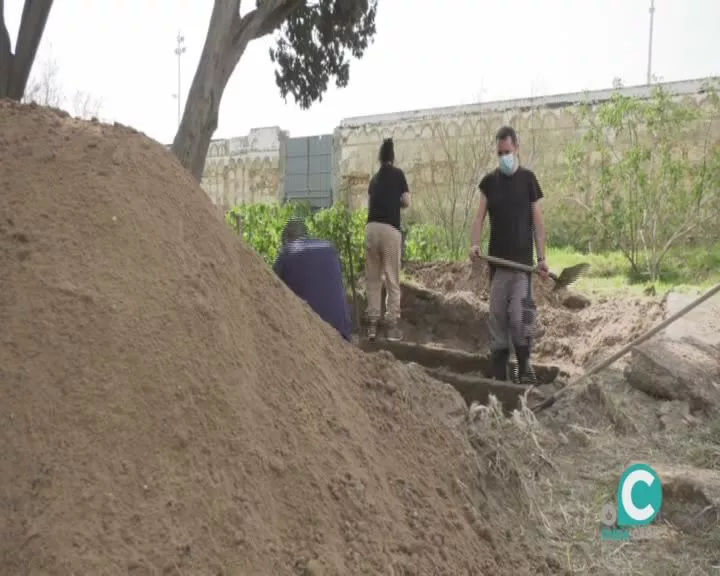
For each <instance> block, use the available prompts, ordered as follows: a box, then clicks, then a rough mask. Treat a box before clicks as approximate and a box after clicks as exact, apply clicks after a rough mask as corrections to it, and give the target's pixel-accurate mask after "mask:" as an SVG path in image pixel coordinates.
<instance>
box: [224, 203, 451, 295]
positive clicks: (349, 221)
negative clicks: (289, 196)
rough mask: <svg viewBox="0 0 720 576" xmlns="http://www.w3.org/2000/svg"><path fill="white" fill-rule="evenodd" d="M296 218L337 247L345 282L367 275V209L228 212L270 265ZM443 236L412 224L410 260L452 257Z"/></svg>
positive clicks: (283, 207)
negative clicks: (287, 229)
mask: <svg viewBox="0 0 720 576" xmlns="http://www.w3.org/2000/svg"><path fill="white" fill-rule="evenodd" d="M293 217H300V218H304V219H305V223H306V224H307V227H308V232H309V233H310V235H311V236H313V237H315V238H322V239H323V240H328V241H329V242H332V243H333V245H334V246H335V248H337V250H338V253H339V254H340V259H341V262H342V268H343V274H344V277H345V282H346V285H348V286H349V285H350V281H351V272H352V274H353V275H354V278H355V279H356V280H357V278H358V277H360V276H361V275H362V274H364V269H365V224H366V223H367V209H364V208H363V209H360V210H356V211H354V212H353V211H350V210H348V209H347V208H346V207H345V206H344V205H343V204H335V205H333V206H332V207H331V208H328V209H325V210H318V211H316V212H313V210H312V209H311V208H310V207H309V206H307V205H302V204H242V205H240V206H235V207H234V208H231V209H230V210H229V211H228V212H227V214H226V220H227V222H228V224H229V225H230V227H231V228H232V229H233V230H234V231H235V232H236V233H239V230H241V231H242V236H243V240H245V242H247V243H248V244H249V245H250V246H252V248H253V249H254V250H255V251H256V252H258V254H260V255H261V256H262V257H263V259H264V260H265V262H267V263H268V264H269V265H272V264H273V262H274V261H275V259H276V258H277V256H278V254H279V252H280V248H281V244H282V240H281V239H282V231H283V228H284V227H285V224H286V223H287V221H288V220H289V219H290V218H293ZM442 239H443V235H442V231H441V230H440V229H439V228H438V227H433V226H423V225H420V224H414V225H412V226H410V227H409V231H408V235H407V237H406V243H405V250H406V257H407V259H408V260H415V261H424V262H427V261H433V260H440V259H450V258H448V251H447V250H445V249H443V247H442V246H443V245H442ZM351 264H352V266H351Z"/></svg>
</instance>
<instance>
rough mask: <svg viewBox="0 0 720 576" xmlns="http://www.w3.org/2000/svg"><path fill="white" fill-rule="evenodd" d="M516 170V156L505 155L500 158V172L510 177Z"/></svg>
mask: <svg viewBox="0 0 720 576" xmlns="http://www.w3.org/2000/svg"><path fill="white" fill-rule="evenodd" d="M514 169H515V154H504V155H502V156H500V171H501V172H502V173H503V174H505V175H507V176H509V175H510V174H512V173H513V170H514Z"/></svg>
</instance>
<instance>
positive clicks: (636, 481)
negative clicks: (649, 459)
mask: <svg viewBox="0 0 720 576" xmlns="http://www.w3.org/2000/svg"><path fill="white" fill-rule="evenodd" d="M617 500H618V525H619V526H644V525H647V524H650V523H651V522H652V521H653V520H654V519H655V517H656V516H657V514H658V512H660V507H661V506H662V483H661V482H660V476H659V475H658V473H657V472H655V470H653V469H652V468H651V467H650V466H648V465H647V464H634V465H632V466H630V467H629V468H627V469H626V470H625V472H624V473H623V476H622V478H621V479H620V484H619V485H618V494H617Z"/></svg>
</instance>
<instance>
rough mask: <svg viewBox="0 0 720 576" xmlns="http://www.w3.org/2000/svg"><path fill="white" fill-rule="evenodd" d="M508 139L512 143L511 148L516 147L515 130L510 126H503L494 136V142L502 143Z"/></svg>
mask: <svg viewBox="0 0 720 576" xmlns="http://www.w3.org/2000/svg"><path fill="white" fill-rule="evenodd" d="M508 138H510V142H512V144H513V146H517V143H518V138H517V134H516V133H515V129H514V128H512V127H511V126H503V127H502V128H500V130H498V131H497V134H495V142H502V141H503V140H507V139H508Z"/></svg>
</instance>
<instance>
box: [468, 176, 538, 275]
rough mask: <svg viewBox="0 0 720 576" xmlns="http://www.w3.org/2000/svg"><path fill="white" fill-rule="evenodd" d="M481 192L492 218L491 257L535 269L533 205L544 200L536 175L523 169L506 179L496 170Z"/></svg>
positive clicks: (486, 179)
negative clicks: (533, 266)
mask: <svg viewBox="0 0 720 576" xmlns="http://www.w3.org/2000/svg"><path fill="white" fill-rule="evenodd" d="M480 190H481V192H482V193H483V194H484V195H485V197H486V198H487V207H488V215H489V216H490V247H489V250H488V253H489V254H490V256H496V257H497V258H504V259H505V260H512V261H514V262H518V263H520V264H527V265H528V266H532V265H533V263H534V259H533V246H534V241H533V240H534V237H533V204H534V203H535V202H536V201H537V200H540V199H541V198H542V197H543V192H542V189H541V188H540V183H539V182H538V180H537V178H536V177H535V174H534V173H533V172H532V171H531V170H528V169H527V168H522V167H520V168H518V169H517V171H516V172H515V173H514V174H512V175H511V176H506V175H505V174H503V173H502V172H500V170H499V169H496V170H494V171H493V172H490V173H489V174H486V175H485V177H484V178H483V179H482V180H481V181H480Z"/></svg>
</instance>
